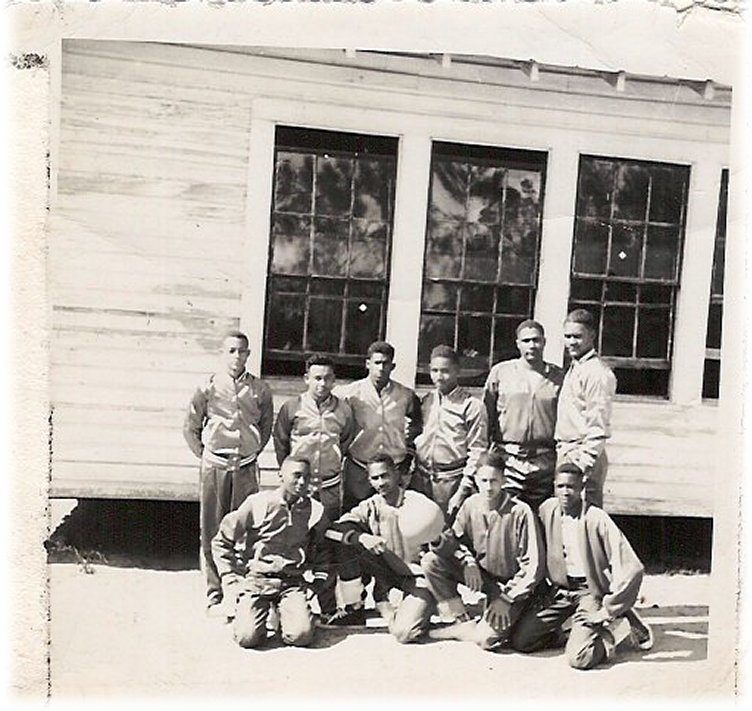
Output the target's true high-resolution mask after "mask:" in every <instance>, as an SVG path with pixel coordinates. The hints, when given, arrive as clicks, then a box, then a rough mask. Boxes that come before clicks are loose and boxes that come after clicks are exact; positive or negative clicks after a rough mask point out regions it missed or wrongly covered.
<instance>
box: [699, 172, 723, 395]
mask: <svg viewBox="0 0 752 711" xmlns="http://www.w3.org/2000/svg"><path fill="white" fill-rule="evenodd" d="M727 208H728V170H724V171H723V173H722V174H721V193H720V195H719V197H718V219H717V221H716V226H715V251H714V254H713V276H712V280H711V284H710V304H709V307H708V330H707V335H706V338H705V370H704V373H703V378H702V396H703V397H705V398H718V390H719V386H720V378H721V322H722V320H723V264H724V256H725V251H726V210H727Z"/></svg>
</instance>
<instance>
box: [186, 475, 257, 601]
mask: <svg viewBox="0 0 752 711" xmlns="http://www.w3.org/2000/svg"><path fill="white" fill-rule="evenodd" d="M258 490H259V485H258V473H257V468H256V462H252V463H251V464H247V465H246V466H243V467H231V466H228V467H219V466H216V465H213V464H207V463H206V461H204V460H202V461H201V501H200V513H199V516H200V525H201V552H202V554H203V555H202V561H203V568H204V573H205V575H206V594H207V597H209V598H210V599H213V600H217V601H219V600H221V599H222V585H221V583H220V580H219V574H218V573H217V566H216V565H215V563H214V558H213V557H212V551H211V541H212V538H214V536H216V535H217V531H219V525H220V523H222V519H223V518H224V517H225V516H226V515H227V514H228V513H230V511H234V510H235V509H237V508H238V507H239V506H240V504H242V503H243V501H245V500H246V498H248V496H250V495H251V494H255V493H256V492H257V491H258Z"/></svg>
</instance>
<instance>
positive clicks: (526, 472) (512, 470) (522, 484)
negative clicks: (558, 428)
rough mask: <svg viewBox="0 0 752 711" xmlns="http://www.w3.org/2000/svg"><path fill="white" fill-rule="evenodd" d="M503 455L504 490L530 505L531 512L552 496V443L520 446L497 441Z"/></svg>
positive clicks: (553, 466)
mask: <svg viewBox="0 0 752 711" xmlns="http://www.w3.org/2000/svg"><path fill="white" fill-rule="evenodd" d="M493 448H494V449H495V450H496V451H498V452H500V453H501V455H502V456H503V457H504V489H505V490H506V491H508V492H509V493H510V494H511V495H512V496H516V497H517V498H518V499H520V500H521V501H524V502H525V503H526V504H529V505H530V506H531V507H532V508H533V510H534V511H537V510H538V507H539V506H540V505H541V504H542V503H543V502H544V501H545V500H546V499H548V498H550V497H552V496H553V495H554V471H555V470H556V451H555V450H554V448H553V446H552V447H550V448H547V447H522V446H519V445H509V444H506V445H505V444H496V445H494V446H493Z"/></svg>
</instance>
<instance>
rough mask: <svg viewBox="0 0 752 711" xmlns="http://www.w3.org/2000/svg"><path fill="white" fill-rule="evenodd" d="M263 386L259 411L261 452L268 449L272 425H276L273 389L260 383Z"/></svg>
mask: <svg viewBox="0 0 752 711" xmlns="http://www.w3.org/2000/svg"><path fill="white" fill-rule="evenodd" d="M258 382H259V383H260V385H261V387H260V388H259V409H260V410H261V417H260V418H259V451H261V450H262V449H263V448H264V447H266V443H267V442H268V441H269V437H271V434H272V424H273V423H274V399H273V397H272V391H271V388H270V387H269V386H268V385H267V384H266V383H265V382H264V381H263V380H259V381H258Z"/></svg>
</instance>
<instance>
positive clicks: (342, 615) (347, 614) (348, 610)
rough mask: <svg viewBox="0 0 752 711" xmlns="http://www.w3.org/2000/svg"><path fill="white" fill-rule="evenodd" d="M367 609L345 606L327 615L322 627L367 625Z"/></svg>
mask: <svg viewBox="0 0 752 711" xmlns="http://www.w3.org/2000/svg"><path fill="white" fill-rule="evenodd" d="M365 625H366V611H365V610H364V609H363V608H362V607H357V608H353V607H344V608H340V609H339V610H337V611H336V612H335V613H333V614H331V615H329V616H325V617H324V618H323V620H322V623H321V626H322V627H365Z"/></svg>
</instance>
